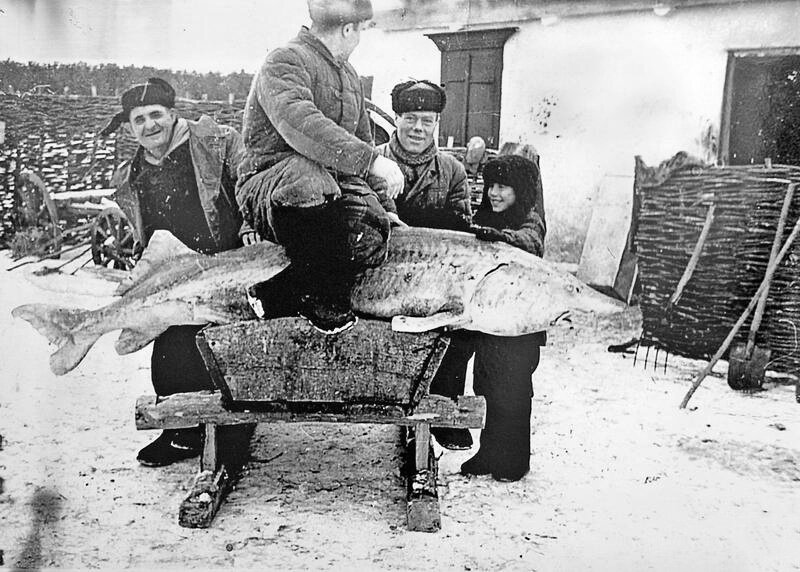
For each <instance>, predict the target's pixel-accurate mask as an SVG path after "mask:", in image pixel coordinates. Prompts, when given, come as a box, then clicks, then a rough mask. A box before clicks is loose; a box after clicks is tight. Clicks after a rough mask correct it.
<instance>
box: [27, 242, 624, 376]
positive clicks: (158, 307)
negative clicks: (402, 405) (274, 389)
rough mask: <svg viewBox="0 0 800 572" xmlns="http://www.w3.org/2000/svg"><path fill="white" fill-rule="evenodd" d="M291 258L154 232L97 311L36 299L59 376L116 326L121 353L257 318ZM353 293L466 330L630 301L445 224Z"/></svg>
mask: <svg viewBox="0 0 800 572" xmlns="http://www.w3.org/2000/svg"><path fill="white" fill-rule="evenodd" d="M288 265H289V259H288V258H287V257H286V254H285V252H284V250H283V248H282V247H280V246H278V245H276V244H273V243H270V242H262V243H258V244H254V245H251V246H246V247H243V248H239V249H236V250H230V251H226V252H222V253H219V254H216V255H212V256H208V255H204V254H199V253H197V252H195V251H193V250H191V249H190V248H189V247H187V246H186V245H184V244H183V243H182V242H180V241H179V240H178V239H177V238H175V237H174V236H173V235H172V234H170V233H169V232H167V231H156V232H155V233H154V234H153V237H152V239H151V240H150V243H149V245H148V247H147V249H146V250H145V252H144V255H143V256H142V259H141V260H140V261H139V263H138V264H137V265H136V267H135V268H134V269H133V271H132V272H131V273H130V275H129V276H128V277H126V278H125V279H124V280H123V282H122V283H120V285H119V288H118V290H117V295H118V296H119V298H118V299H116V300H115V301H113V302H112V303H110V304H108V305H107V306H104V307H102V308H99V309H97V310H86V309H77V308H66V307H62V306H57V305H51V304H26V305H23V306H19V307H17V308H15V309H14V310H13V311H12V314H13V316H15V317H17V318H22V319H24V320H27V321H28V322H30V323H31V324H32V325H33V327H34V328H36V329H37V330H38V331H39V333H41V334H42V335H44V336H45V337H47V339H48V340H49V341H50V343H52V344H55V345H56V346H57V347H58V349H57V350H56V351H55V353H53V354H52V355H51V357H50V368H51V369H52V371H53V372H54V373H55V374H57V375H63V374H65V373H67V372H69V371H71V370H72V369H74V368H75V367H76V366H77V365H78V364H79V363H80V362H81V360H82V359H83V358H84V356H85V355H86V353H87V352H88V351H89V349H90V348H91V347H92V346H93V345H94V343H95V342H96V341H97V340H98V339H99V338H100V336H102V335H103V334H105V333H107V332H112V331H114V330H122V332H121V334H120V336H119V339H118V340H117V342H116V344H115V348H116V351H117V353H119V354H121V355H122V354H128V353H132V352H134V351H136V350H139V349H141V348H143V347H144V346H146V345H147V344H148V343H150V342H151V341H152V340H153V339H155V338H156V337H157V336H158V335H159V334H161V333H162V332H164V331H165V330H166V329H167V328H169V327H170V326H175V325H181V324H196V325H202V324H229V323H233V322H237V321H241V320H249V319H255V317H256V316H255V314H254V312H253V309H252V307H251V305H250V303H249V302H248V298H247V295H246V289H247V287H248V286H251V285H255V284H258V283H260V282H263V281H266V280H268V279H270V278H271V277H273V276H275V275H276V274H278V273H279V272H281V271H282V270H283V269H285V268H286V267H287V266H288ZM351 303H352V307H353V309H354V311H355V312H356V313H357V314H359V315H362V316H366V317H372V318H378V319H387V320H388V319H391V320H392V327H393V328H394V329H395V330H398V331H406V332H422V331H428V330H432V329H436V328H451V329H457V328H463V329H468V330H476V331H481V332H486V333H490V334H495V335H501V336H517V335H522V334H527V333H532V332H537V331H540V330H543V329H546V328H547V327H548V326H550V325H552V324H553V323H554V322H555V321H556V320H558V319H559V318H561V317H563V316H564V315H565V314H567V313H568V312H573V313H594V314H601V315H604V314H611V313H616V312H618V311H620V310H621V309H623V308H624V305H623V304H621V303H619V302H617V301H615V300H613V299H611V298H608V297H607V296H604V295H602V294H600V293H598V292H596V291H594V290H592V289H591V288H589V287H588V286H586V285H585V284H583V283H582V282H581V281H579V280H578V279H576V278H575V277H573V276H572V275H570V274H565V273H562V272H559V271H558V270H557V269H556V268H555V267H554V266H553V265H552V264H550V263H548V262H547V261H545V260H542V259H541V258H538V257H536V256H533V255H531V254H529V253H527V252H524V251H522V250H520V249H518V248H514V247H512V246H510V245H508V244H505V243H498V242H483V241H479V240H477V239H476V238H475V237H474V236H473V235H471V234H467V233H463V232H455V231H444V230H431V229H420V228H411V229H398V230H396V231H394V233H393V234H392V238H391V240H390V241H389V254H388V258H387V260H386V262H385V263H384V264H383V265H381V266H380V267H377V268H372V269H369V270H366V271H365V272H363V273H362V274H361V275H360V276H359V278H358V280H357V282H356V285H355V287H354V289H353V292H352V297H351Z"/></svg>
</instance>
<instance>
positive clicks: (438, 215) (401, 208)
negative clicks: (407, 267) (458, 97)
mask: <svg viewBox="0 0 800 572" xmlns="http://www.w3.org/2000/svg"><path fill="white" fill-rule="evenodd" d="M446 103H447V97H446V96H445V92H444V90H443V89H442V88H441V87H439V86H438V85H436V84H435V83H433V82H430V81H424V80H423V81H417V80H410V81H406V82H403V83H400V84H398V85H396V86H395V87H394V89H393V90H392V110H393V111H394V112H395V114H396V118H395V120H396V124H397V130H396V131H395V132H394V134H392V137H391V139H390V140H389V142H388V143H386V144H384V145H381V146H380V147H379V148H378V150H379V152H380V153H381V154H382V155H384V156H385V157H388V158H389V159H392V160H393V161H395V162H397V164H398V165H400V170H401V171H402V172H403V175H404V178H405V188H404V190H403V193H402V194H401V195H400V196H399V197H397V198H396V199H395V207H396V210H397V213H396V214H397V216H398V217H399V218H400V220H401V221H402V222H404V223H406V224H408V225H410V226H422V227H427V228H442V229H449V230H464V231H466V230H469V228H470V222H471V220H472V213H471V209H470V200H469V186H468V183H467V173H466V170H465V169H464V166H463V165H462V164H461V163H460V162H459V161H457V160H456V159H455V158H454V157H452V156H451V155H448V154H446V153H442V152H440V151H439V149H438V148H437V147H436V143H435V142H434V136H435V134H436V127H437V126H438V125H439V114H440V113H441V112H442V110H443V109H444V106H445V104H446ZM470 340H471V335H470V334H469V333H467V332H461V331H459V332H454V333H453V334H452V335H451V338H450V347H449V348H448V350H447V352H446V353H445V355H444V358H443V359H442V363H441V365H440V366H439V369H438V370H437V372H436V375H435V377H434V379H433V381H432V382H431V387H430V391H431V393H437V394H439V395H444V396H446V397H450V398H455V397H456V396H457V395H461V394H462V393H463V392H464V382H465V379H466V363H467V361H468V360H469V358H470V356H471V355H472V343H471V341H470ZM432 433H433V436H434V437H435V438H436V440H437V441H439V444H440V445H442V446H443V447H447V448H448V449H468V448H469V447H470V445H471V444H472V437H471V436H470V433H469V431H468V430H467V429H445V428H434V429H432Z"/></svg>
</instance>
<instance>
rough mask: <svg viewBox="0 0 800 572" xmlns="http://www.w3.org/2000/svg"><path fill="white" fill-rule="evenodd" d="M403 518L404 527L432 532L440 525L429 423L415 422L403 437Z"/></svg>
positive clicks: (435, 469)
mask: <svg viewBox="0 0 800 572" xmlns="http://www.w3.org/2000/svg"><path fill="white" fill-rule="evenodd" d="M406 447H407V449H406V458H407V461H406V479H407V498H406V519H407V525H408V529H409V530H412V531H416V532H436V531H438V530H439V529H440V528H441V527H442V517H441V510H440V507H439V494H438V492H437V490H436V477H437V474H438V471H439V467H438V462H437V460H436V457H435V456H434V454H433V447H431V441H430V427H429V426H427V424H421V425H417V426H416V427H414V428H410V429H409V430H408V432H407V440H406Z"/></svg>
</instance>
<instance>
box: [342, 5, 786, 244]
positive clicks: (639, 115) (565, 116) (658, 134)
mask: <svg viewBox="0 0 800 572" xmlns="http://www.w3.org/2000/svg"><path fill="white" fill-rule="evenodd" d="M517 26H518V27H519V31H518V32H517V33H516V34H515V35H513V36H511V38H510V39H509V40H508V42H507V43H506V47H505V53H504V72H503V95H502V104H501V124H500V139H501V141H522V142H526V143H531V144H533V145H534V146H535V147H536V148H537V149H538V150H539V153H540V155H541V163H542V165H541V166H542V177H543V181H544V186H545V203H546V205H547V216H548V227H549V230H548V233H549V237H548V246H549V247H550V246H558V247H557V248H556V250H561V249H562V248H560V247H561V246H563V245H564V244H566V243H569V242H570V241H575V240H577V241H578V242H580V241H581V240H582V237H583V235H584V234H585V230H586V226H587V225H588V220H589V216H590V214H591V205H592V202H593V201H594V200H597V199H596V193H597V189H598V185H599V183H600V181H601V179H602V178H603V176H604V175H618V174H623V175H631V176H632V174H633V165H634V159H633V158H634V156H635V155H642V156H643V158H644V160H645V161H646V162H647V163H648V164H656V163H658V162H660V161H662V160H664V159H667V158H669V157H671V156H672V155H674V154H675V153H676V152H678V151H681V150H684V151H688V152H690V153H692V154H696V155H700V156H705V155H707V154H709V153H708V152H709V149H708V147H707V146H706V145H704V144H703V140H704V137H703V136H704V133H706V132H707V131H708V130H709V129H710V130H711V131H712V132H713V134H714V136H715V137H716V136H717V134H718V131H719V122H720V116H721V109H722V96H723V89H724V82H725V70H726V64H727V55H728V53H727V50H729V49H742V48H762V47H785V46H800V2H797V1H791V2H772V3H756V4H755V5H753V4H732V5H720V6H716V7H705V8H692V9H683V10H675V11H673V12H672V13H670V14H669V15H667V16H666V17H658V16H656V15H655V14H653V13H652V12H649V11H648V12H637V13H627V14H616V15H605V16H593V17H578V18H565V19H562V20H561V21H560V22H558V23H557V24H556V25H553V26H543V25H542V24H541V23H539V22H522V23H519V24H517ZM371 34H374V35H372V36H369V37H365V40H364V42H363V44H364V45H362V46H359V48H358V50H359V52H358V53H357V54H356V58H355V59H356V60H357V61H358V63H359V65H357V69H359V71H361V73H367V74H374V75H375V87H374V96H375V99H376V100H377V101H378V103H379V104H381V105H385V106H388V105H387V103H386V102H387V101H388V90H389V89H391V85H393V84H394V83H395V81H396V80H397V78H401V77H404V76H409V75H411V76H414V77H428V78H433V79H438V78H439V77H440V54H439V51H438V50H437V49H436V47H435V46H434V44H433V42H431V41H430V40H428V39H427V38H425V37H424V36H423V35H422V34H423V33H422V32H420V31H414V32H397V33H382V32H375V33H371ZM379 50H380V51H382V52H384V53H386V54H387V56H386V61H385V62H380V65H375V64H376V63H378V62H376V60H375V59H373V54H374V53H376V52H377V51H379ZM711 156H713V155H711ZM599 200H602V197H601V198H600V199H599ZM567 250H571V252H573V253H575V252H580V250H579V248H576V247H574V246H573V247H571V248H570V247H567Z"/></svg>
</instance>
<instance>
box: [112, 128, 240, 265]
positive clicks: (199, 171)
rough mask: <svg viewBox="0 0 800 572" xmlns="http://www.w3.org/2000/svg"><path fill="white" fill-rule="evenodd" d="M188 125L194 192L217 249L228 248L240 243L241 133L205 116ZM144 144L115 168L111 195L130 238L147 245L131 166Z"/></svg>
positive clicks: (138, 157) (135, 162)
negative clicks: (130, 229)
mask: <svg viewBox="0 0 800 572" xmlns="http://www.w3.org/2000/svg"><path fill="white" fill-rule="evenodd" d="M186 123H187V124H188V126H189V152H190V154H191V157H192V164H193V166H194V174H195V179H196V181H197V194H198V196H199V198H200V204H201V206H202V207H203V214H204V215H205V219H206V222H207V223H208V229H209V231H210V233H211V236H213V237H214V241H215V242H216V243H217V250H218V251H223V250H230V249H231V248H236V247H237V246H240V245H241V242H240V240H239V228H240V226H241V224H242V217H241V215H240V214H239V209H238V207H237V205H236V195H235V188H236V166H237V165H238V164H239V161H240V160H241V156H242V151H243V148H242V137H241V135H239V132H238V131H236V130H235V129H233V128H232V127H228V126H226V125H218V124H217V123H216V122H215V121H214V120H213V119H211V118H210V117H208V116H205V115H204V116H202V117H201V118H200V119H198V120H197V121H188V120H187V122H186ZM143 154H144V148H143V147H139V148H138V149H137V150H136V155H134V158H133V159H132V160H131V161H126V162H125V163H123V164H122V165H120V167H119V168H118V169H117V171H116V172H115V173H114V177H113V178H112V184H113V185H114V186H115V187H117V192H116V194H115V195H114V199H115V200H116V201H117V204H118V205H119V206H120V208H121V209H122V211H123V212H124V213H125V216H127V217H128V220H129V221H130V222H131V224H132V225H133V230H134V238H135V239H136V242H137V243H139V244H140V245H141V246H142V247H144V246H147V241H146V238H145V236H144V224H143V221H142V210H141V202H140V200H139V196H138V195H137V193H136V192H134V190H133V185H132V184H131V181H132V173H131V170H132V169H131V168H132V166H133V165H136V164H138V163H139V161H143V160H144V157H143Z"/></svg>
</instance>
